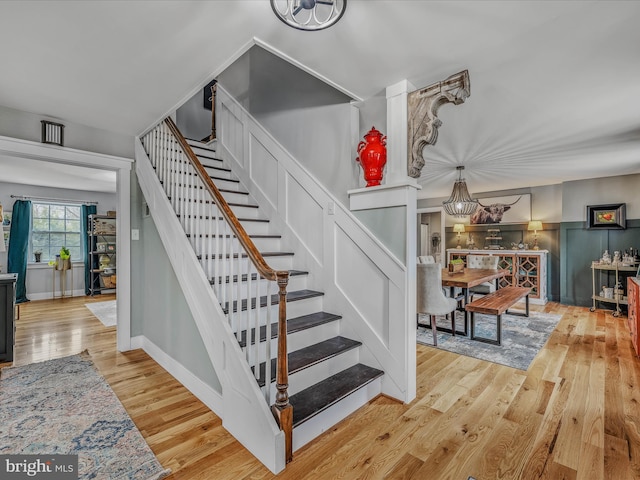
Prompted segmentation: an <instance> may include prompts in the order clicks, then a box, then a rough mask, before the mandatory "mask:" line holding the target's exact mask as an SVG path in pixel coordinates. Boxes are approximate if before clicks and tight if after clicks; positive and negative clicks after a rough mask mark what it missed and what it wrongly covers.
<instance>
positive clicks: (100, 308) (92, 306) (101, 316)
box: [84, 300, 118, 327]
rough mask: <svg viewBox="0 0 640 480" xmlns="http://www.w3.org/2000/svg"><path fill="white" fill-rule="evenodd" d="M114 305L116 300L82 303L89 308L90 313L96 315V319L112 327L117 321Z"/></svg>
mask: <svg viewBox="0 0 640 480" xmlns="http://www.w3.org/2000/svg"><path fill="white" fill-rule="evenodd" d="M116 305H117V300H108V301H106V302H93V303H85V304H84V306H85V307H87V308H88V309H89V310H91V313H93V314H94V315H95V316H96V317H98V320H100V321H101V322H102V324H103V325H104V326H105V327H113V326H114V325H115V324H116V323H117V322H118V314H117V311H116Z"/></svg>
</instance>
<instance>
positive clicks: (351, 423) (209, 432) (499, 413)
mask: <svg viewBox="0 0 640 480" xmlns="http://www.w3.org/2000/svg"><path fill="white" fill-rule="evenodd" d="M108 298H109V297H107V296H104V297H103V298H97V299H90V298H87V299H85V298H73V299H62V300H55V301H49V300H47V301H38V302H31V303H28V304H23V305H22V307H21V317H20V320H19V321H18V322H17V333H16V361H15V363H16V364H17V365H22V364H26V363H30V362H38V361H43V360H47V359H50V358H56V357H61V356H64V355H70V354H75V353H78V352H80V351H82V350H84V349H88V350H89V352H90V354H91V356H92V358H93V360H94V361H95V363H96V365H97V366H98V368H99V369H100V371H101V372H102V374H103V375H104V376H105V378H106V379H107V381H108V382H109V384H110V385H111V386H112V387H113V389H114V391H115V392H116V394H117V395H118V397H119V398H120V400H121V401H122V403H123V404H124V406H125V407H126V409H127V411H128V412H129V414H130V415H131V418H132V419H133V420H134V422H135V423H136V425H137V426H138V428H139V429H140V431H141V432H142V434H143V435H144V437H145V438H146V440H147V442H148V443H149V445H150V446H151V448H152V449H153V451H154V452H155V453H156V455H157V457H158V459H159V460H160V462H161V463H162V464H163V465H164V466H165V467H168V468H170V469H171V470H172V471H173V475H172V476H171V477H170V478H171V479H188V480H196V479H207V480H209V479H216V480H221V479H256V480H257V479H268V478H274V476H273V475H272V474H271V473H270V472H269V471H268V470H267V469H265V468H264V467H263V466H262V465H261V464H260V463H259V462H258V461H257V460H255V458H253V457H252V456H251V454H249V453H248V452H247V451H246V450H245V449H244V448H243V447H242V446H241V445H240V444H239V443H238V442H237V441H235V440H234V439H233V438H232V437H231V436H230V435H229V434H228V433H227V432H226V431H225V430H224V429H223V428H222V425H221V421H220V419H219V418H218V417H217V416H216V415H214V414H213V413H211V411H209V410H208V409H207V408H206V407H205V406H204V405H203V404H202V403H201V402H200V401H199V400H197V399H196V398H195V397H194V396H193V395H191V393H190V392H189V391H187V390H186V389H185V388H184V387H182V386H181V385H180V384H179V383H178V382H177V381H176V380H174V379H173V378H172V377H171V376H170V375H169V374H168V373H166V372H165V371H164V370H163V369H162V368H161V367H160V366H159V365H158V364H156V363H155V362H154V361H153V360H152V359H151V358H150V357H149V356H148V355H147V354H146V353H144V352H143V351H141V350H135V351H131V352H126V353H118V352H116V350H115V342H116V338H115V327H110V328H107V327H103V326H102V324H101V323H100V322H99V321H98V320H97V319H96V318H95V317H94V316H93V315H92V314H91V312H90V311H89V310H88V309H86V308H85V307H84V303H85V301H101V300H105V299H108ZM534 308H537V309H541V307H534ZM544 310H545V311H549V312H554V313H558V314H561V315H562V320H561V321H560V324H559V325H558V327H557V328H556V330H555V331H554V333H553V334H552V336H551V338H550V339H549V341H548V343H547V345H546V346H545V347H544V348H543V349H542V350H541V351H540V353H539V354H538V356H537V357H536V359H535V360H534V362H533V363H532V365H531V366H530V368H529V370H528V371H526V372H523V371H520V370H515V369H512V368H508V367H504V366H501V365H496V364H492V363H487V362H483V361H480V360H476V359H473V358H469V357H463V356H458V355H455V354H451V353H448V352H445V351H442V350H438V349H435V348H430V347H425V346H420V345H419V346H418V347H417V353H418V354H417V358H418V379H417V384H418V395H417V398H416V399H415V400H414V401H413V402H411V403H410V404H408V405H403V404H401V403H399V402H396V401H394V400H392V399H389V398H386V397H384V396H381V397H378V398H377V399H375V400H373V401H372V402H370V403H369V404H368V405H366V406H365V407H363V408H362V409H360V410H359V411H358V412H356V413H355V414H353V415H351V416H350V417H348V418H347V419H346V420H344V421H343V422H342V423H340V424H339V425H337V426H336V427H334V428H332V429H331V430H330V431H328V432H326V433H325V434H324V435H323V436H321V437H320V438H318V439H316V440H315V441H314V442H312V443H311V444H310V445H308V446H306V447H305V448H303V449H301V450H300V451H298V452H296V454H295V458H294V460H293V462H292V463H291V464H289V465H288V467H287V469H286V471H285V472H283V473H281V474H280V475H278V476H277V478H282V479H293V480H302V479H312V478H318V479H338V478H340V479H414V480H440V479H452V480H466V479H467V478H468V476H470V475H472V476H473V477H475V478H476V479H478V480H489V479H538V478H544V479H552V480H561V479H589V480H599V479H611V480H627V479H629V480H631V479H636V478H640V360H638V359H637V358H636V357H635V356H634V353H633V350H632V347H631V343H630V341H629V335H628V331H627V327H626V325H625V322H626V318H623V317H622V318H614V317H613V316H612V315H611V313H609V312H604V311H600V310H598V311H596V312H595V313H591V312H589V310H588V309H586V308H580V307H567V306H563V305H559V304H557V303H549V304H548V305H546V306H545V307H544Z"/></svg>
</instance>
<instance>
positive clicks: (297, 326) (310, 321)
mask: <svg viewBox="0 0 640 480" xmlns="http://www.w3.org/2000/svg"><path fill="white" fill-rule="evenodd" d="M289 273H291V272H289ZM301 273H306V272H301ZM341 318H342V317H341V316H340V315H336V314H334V313H327V312H316V313H311V314H309V315H303V316H301V317H296V318H291V319H289V320H287V335H291V334H292V333H297V332H301V331H303V330H307V329H309V328H313V327H317V326H319V325H323V324H325V323H329V322H335V321H336V320H340V319H341ZM266 334H267V327H266V326H265V325H263V326H261V327H260V341H261V342H264V341H265V340H266V339H267V335H266ZM254 335H255V328H252V329H251V343H252V344H253V343H254V342H255V336H254ZM277 336H278V323H277V322H275V323H272V324H271V338H276V337H277ZM238 343H239V344H240V347H241V348H242V347H245V346H246V345H247V331H246V330H243V331H242V332H241V334H240V340H239V341H238Z"/></svg>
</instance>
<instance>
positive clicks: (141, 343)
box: [131, 335, 223, 419]
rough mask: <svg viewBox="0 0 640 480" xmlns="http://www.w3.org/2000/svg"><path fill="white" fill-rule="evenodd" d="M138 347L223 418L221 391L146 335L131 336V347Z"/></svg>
mask: <svg viewBox="0 0 640 480" xmlns="http://www.w3.org/2000/svg"><path fill="white" fill-rule="evenodd" d="M136 348H141V349H142V350H144V351H145V352H147V353H148V354H149V356H150V357H151V358H153V359H154V360H155V361H156V362H158V363H159V364H160V366H161V367H162V368H164V369H165V370H166V371H167V372H169V373H170V374H171V376H172V377H174V378H175V379H176V380H178V381H179V382H180V383H181V384H182V385H184V386H185V387H186V388H187V390H189V391H190V392H191V393H193V394H194V395H195V396H196V397H198V399H199V400H200V401H201V402H202V403H204V404H205V405H206V406H207V407H209V409H211V411H212V412H213V413H215V414H216V415H217V416H218V417H220V418H221V419H222V418H223V417H222V413H223V408H222V404H223V402H222V395H221V394H220V393H218V392H216V391H215V390H214V389H213V388H212V387H210V386H209V385H207V384H206V383H204V382H203V381H202V380H200V379H199V378H198V377H196V376H195V375H194V374H193V373H191V372H190V371H189V370H188V369H187V368H186V367H185V366H183V365H182V364H181V363H180V362H178V361H176V360H174V359H173V358H172V357H171V356H169V355H168V354H167V353H165V352H164V351H163V350H162V349H161V348H160V347H158V346H157V345H156V344H155V343H153V342H152V341H151V340H149V339H148V338H147V337H145V336H144V335H138V336H136V337H132V338H131V349H132V350H133V349H136Z"/></svg>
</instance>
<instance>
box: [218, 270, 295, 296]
mask: <svg viewBox="0 0 640 480" xmlns="http://www.w3.org/2000/svg"><path fill="white" fill-rule="evenodd" d="M226 276H228V273H227V274H225V277H226ZM209 278H213V274H211V275H209ZM269 283H271V284H272V285H271V286H270V293H275V292H276V291H277V287H276V286H275V285H273V283H274V282H269V281H268V280H265V279H260V281H257V280H252V281H251V296H252V297H253V296H255V295H256V291H257V289H258V285H259V287H260V295H266V293H267V286H268V284H269ZM231 286H233V289H234V295H236V296H238V295H239V296H240V298H245V297H246V296H247V290H249V283H248V282H240V285H238V284H237V283H235V282H234V283H233V284H228V283H227V284H226V288H230V287H231ZM220 287H221V285H216V286H215V288H216V289H218V288H220ZM288 287H289V288H288V290H291V291H293V290H303V289H305V288H307V276H306V275H295V276H293V277H290V279H289V286H288ZM212 288H214V287H213V285H212ZM238 289H239V290H240V293H238Z"/></svg>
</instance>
